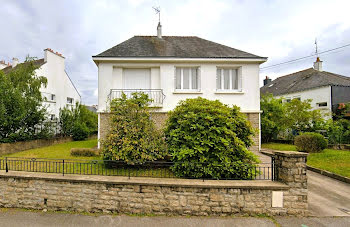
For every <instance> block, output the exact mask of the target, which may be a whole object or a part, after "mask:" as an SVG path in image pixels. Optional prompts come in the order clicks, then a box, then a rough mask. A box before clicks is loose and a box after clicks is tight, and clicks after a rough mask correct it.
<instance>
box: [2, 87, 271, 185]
mask: <svg viewBox="0 0 350 227" xmlns="http://www.w3.org/2000/svg"><path fill="white" fill-rule="evenodd" d="M149 101H150V99H149V98H148V96H147V95H146V94H143V93H134V94H133V96H132V98H126V96H125V95H123V96H122V97H121V98H118V99H115V100H113V101H112V103H111V106H110V108H111V112H112V113H113V116H112V117H111V122H110V125H111V129H110V131H109V134H108V136H107V138H106V139H105V140H103V141H101V144H102V149H101V150H97V149H94V147H95V146H96V140H87V141H76V142H70V143H66V144H60V145H54V146H51V147H46V148H40V149H34V150H28V151H24V152H19V153H16V154H12V155H8V156H6V157H1V159H2V163H1V162H0V165H1V166H2V167H1V166H0V168H4V165H5V164H6V165H7V166H10V167H11V168H12V169H13V170H25V169H28V168H32V169H30V170H31V171H32V170H34V171H44V172H56V173H63V172H64V173H65V174H69V173H78V174H99V175H119V176H129V177H130V176H151V177H180V178H197V179H198V178H199V179H256V178H259V179H271V177H270V176H271V172H272V169H271V165H269V166H261V165H259V159H258V157H257V156H256V155H254V154H253V153H252V152H251V151H249V150H248V148H249V146H251V145H252V138H251V137H252V135H253V134H254V133H255V132H254V130H253V128H252V127H251V125H250V123H249V122H248V120H247V119H246V116H245V115H244V114H242V113H241V112H240V110H239V108H238V107H236V106H233V107H229V106H227V105H224V104H222V103H221V102H219V101H210V100H207V99H204V98H196V99H187V100H184V101H182V102H180V103H179V105H178V106H177V107H176V108H175V109H174V110H173V111H171V112H170V113H169V119H168V121H167V124H166V128H165V129H164V130H159V129H157V128H156V127H155V124H154V122H153V121H152V120H151V118H150V108H149V107H148V104H149V103H150V102H149ZM67 115H68V116H70V115H71V114H67ZM21 158H22V159H23V158H31V159H32V163H25V161H23V160H21ZM43 158H44V159H43ZM63 160H64V161H63ZM5 161H6V163H4V162H5ZM33 168H34V169H33ZM265 172H268V173H269V174H266V176H265ZM262 174H263V176H264V177H262Z"/></svg>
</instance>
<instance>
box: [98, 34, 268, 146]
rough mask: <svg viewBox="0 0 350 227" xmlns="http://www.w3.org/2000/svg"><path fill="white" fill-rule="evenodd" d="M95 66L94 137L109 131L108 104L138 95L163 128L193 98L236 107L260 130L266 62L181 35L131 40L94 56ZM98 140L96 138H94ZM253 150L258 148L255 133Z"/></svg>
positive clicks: (250, 55) (231, 49) (257, 136)
mask: <svg viewBox="0 0 350 227" xmlns="http://www.w3.org/2000/svg"><path fill="white" fill-rule="evenodd" d="M93 60H94V62H95V63H96V65H97V67H98V113H99V139H103V138H104V137H105V136H106V133H107V132H108V118H109V102H110V101H111V100H112V99H114V98H118V97H120V96H121V94H122V93H125V94H126V95H130V94H131V93H132V92H135V91H142V92H145V93H147V94H148V95H149V97H150V98H151V99H153V102H152V103H151V106H152V107H153V110H154V111H153V112H152V119H153V120H154V121H155V123H156V125H157V126H158V127H162V126H164V123H165V120H166V118H167V114H166V113H167V112H168V111H170V110H173V109H174V108H175V107H176V105H177V104H178V103H179V101H181V100H184V99H187V98H196V97H198V96H200V97H203V98H207V99H211V100H216V99H217V100H220V101H221V102H223V103H224V104H227V105H230V106H232V105H237V106H239V107H240V108H241V111H242V112H243V113H246V114H247V116H248V119H249V120H250V121H251V123H252V125H253V126H254V127H255V128H257V129H259V128H260V92H259V65H260V64H261V63H263V62H265V61H266V60H267V59H266V58H264V57H259V56H256V55H253V54H250V53H247V52H243V51H240V50H237V49H234V48H231V47H227V46H224V45H221V44H218V43H214V42H211V41H208V40H204V39H201V38H199V37H183V36H161V35H159V33H158V36H134V37H132V38H130V39H128V40H126V41H125V42H122V43H121V44H119V45H117V46H115V47H112V48H111V49H108V50H106V51H104V52H102V53H101V54H98V55H96V56H93ZM99 141H100V140H99ZM254 142H255V145H254V147H253V148H252V149H256V150H258V149H259V148H260V135H259V134H257V135H256V136H255V138H254Z"/></svg>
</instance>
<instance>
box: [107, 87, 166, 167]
mask: <svg viewBox="0 0 350 227" xmlns="http://www.w3.org/2000/svg"><path fill="white" fill-rule="evenodd" d="M150 101H151V100H150V99H149V98H148V95H147V94H144V93H137V92H135V93H133V94H132V97H131V98H127V97H126V95H125V94H122V96H121V98H118V99H114V100H113V101H112V102H111V106H110V108H111V113H112V114H113V115H112V117H111V120H110V130H109V133H108V135H107V137H106V139H105V140H103V141H102V156H103V159H104V160H121V161H125V162H126V163H128V164H142V163H144V162H146V161H155V160H160V159H164V157H165V156H166V155H167V150H166V144H165V141H164V138H163V134H162V132H161V131H159V130H157V129H156V127H155V125H154V122H153V121H152V120H151V119H150V113H149V109H148V103H149V102H150Z"/></svg>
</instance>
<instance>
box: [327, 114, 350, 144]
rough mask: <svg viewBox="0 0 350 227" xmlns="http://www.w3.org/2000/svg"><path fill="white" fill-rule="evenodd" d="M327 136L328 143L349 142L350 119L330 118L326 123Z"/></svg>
mask: <svg viewBox="0 0 350 227" xmlns="http://www.w3.org/2000/svg"><path fill="white" fill-rule="evenodd" d="M327 126H328V127H327V136H328V140H329V143H330V144H333V145H340V144H350V121H349V120H346V119H340V120H337V121H333V120H330V121H329V122H328V124H327Z"/></svg>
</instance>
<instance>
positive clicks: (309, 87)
mask: <svg viewBox="0 0 350 227" xmlns="http://www.w3.org/2000/svg"><path fill="white" fill-rule="evenodd" d="M261 93H271V94H273V95H274V96H275V97H276V98H281V97H282V98H283V99H284V101H285V102H289V101H290V100H292V99H300V100H302V101H303V100H307V99H311V106H312V108H313V109H319V110H321V112H322V113H323V114H324V117H325V118H326V119H329V118H331V116H332V112H334V111H335V109H336V108H337V107H338V104H340V103H347V102H350V77H346V76H342V75H338V74H335V73H331V72H326V71H323V69H322V61H321V60H320V59H319V58H317V59H316V62H314V67H313V68H308V69H305V70H302V71H299V72H295V73H292V74H288V75H285V76H281V77H278V78H277V79H275V80H274V81H271V80H270V79H268V78H266V79H265V80H264V86H263V87H262V88H261Z"/></svg>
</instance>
